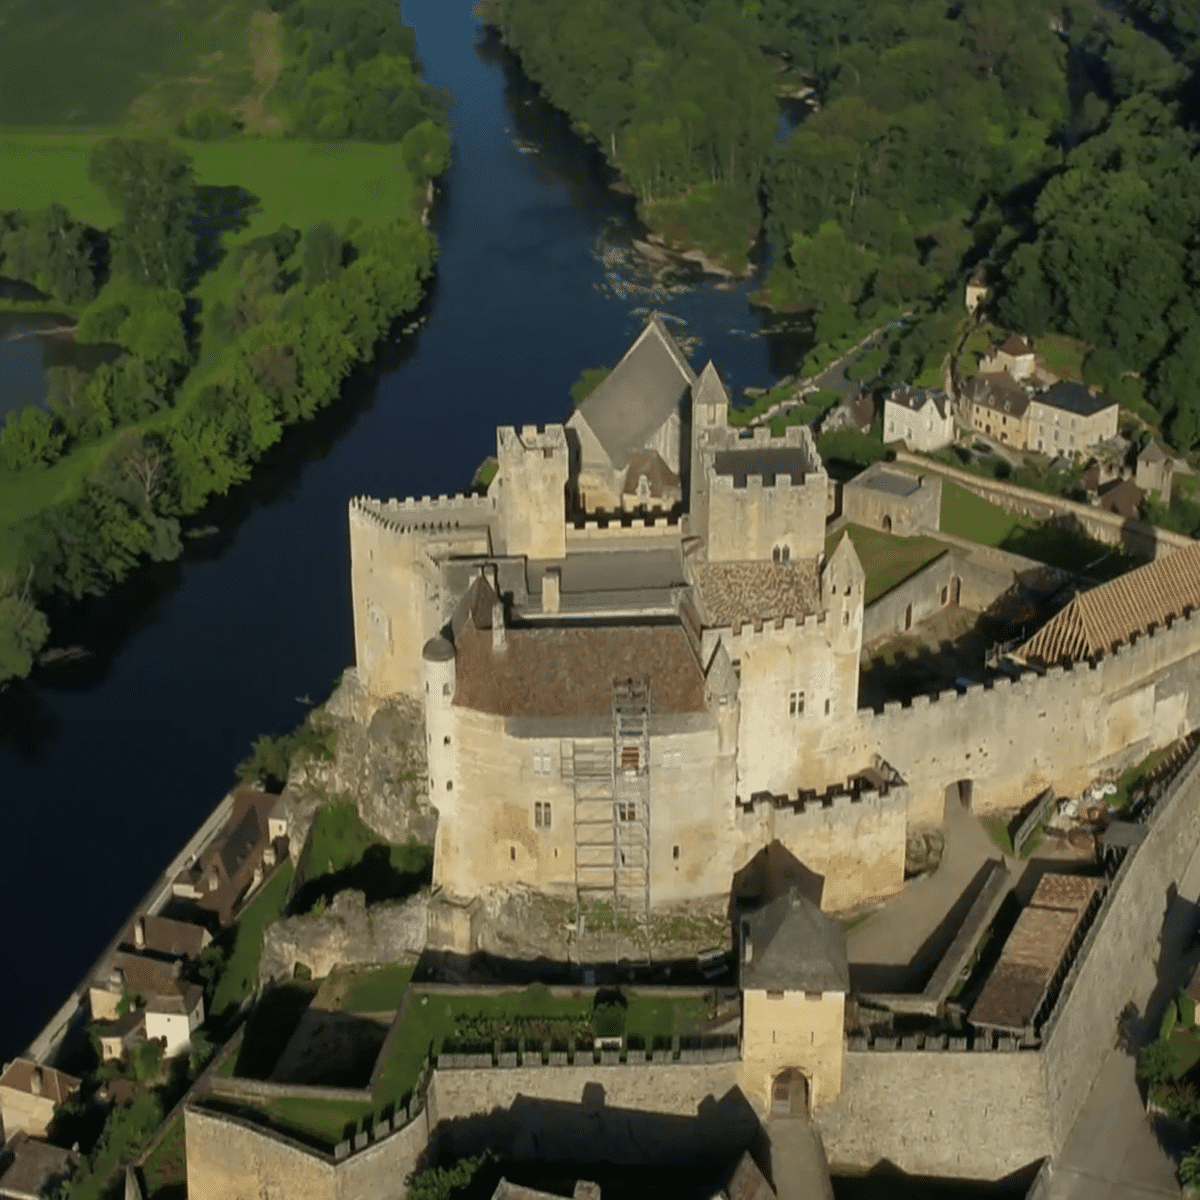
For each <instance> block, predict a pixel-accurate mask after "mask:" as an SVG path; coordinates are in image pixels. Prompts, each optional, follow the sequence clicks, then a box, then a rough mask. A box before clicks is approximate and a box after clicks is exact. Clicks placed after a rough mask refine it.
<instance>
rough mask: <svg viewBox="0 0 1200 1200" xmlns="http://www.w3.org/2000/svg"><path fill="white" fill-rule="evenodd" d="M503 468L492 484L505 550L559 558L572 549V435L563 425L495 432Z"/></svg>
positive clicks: (502, 549) (500, 467) (532, 556)
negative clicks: (569, 449) (569, 542)
mask: <svg viewBox="0 0 1200 1200" xmlns="http://www.w3.org/2000/svg"><path fill="white" fill-rule="evenodd" d="M496 458H497V461H498V463H499V469H498V471H497V472H496V479H495V481H494V483H493V487H494V488H495V489H496V493H495V494H496V499H497V502H498V504H499V508H500V529H499V534H500V542H501V543H502V545H501V547H500V552H501V553H503V554H511V555H525V556H526V557H528V558H534V559H547V558H549V559H559V558H563V557H565V555H566V552H567V530H566V515H567V512H566V488H567V476H568V473H569V462H568V456H567V438H566V434H565V432H564V430H563V427H562V426H561V425H547V426H546V428H545V431H544V432H541V433H539V432H538V428H537V426H536V425H525V426H523V427H522V428H521V431H520V433H518V432H517V431H516V430H515V429H513V428H512V426H501V427H500V428H499V429H497V431H496Z"/></svg>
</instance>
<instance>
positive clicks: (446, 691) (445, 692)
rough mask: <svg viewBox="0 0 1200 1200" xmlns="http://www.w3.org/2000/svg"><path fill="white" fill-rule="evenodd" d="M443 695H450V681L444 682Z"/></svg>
mask: <svg viewBox="0 0 1200 1200" xmlns="http://www.w3.org/2000/svg"><path fill="white" fill-rule="evenodd" d="M442 695H443V696H448V695H450V685H449V684H448V683H443V684H442Z"/></svg>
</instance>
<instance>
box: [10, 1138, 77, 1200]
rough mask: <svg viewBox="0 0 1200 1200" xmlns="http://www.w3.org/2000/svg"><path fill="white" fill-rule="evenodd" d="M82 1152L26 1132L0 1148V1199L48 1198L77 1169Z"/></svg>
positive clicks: (46, 1199)
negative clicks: (66, 1148)
mask: <svg viewBox="0 0 1200 1200" xmlns="http://www.w3.org/2000/svg"><path fill="white" fill-rule="evenodd" d="M78 1162H79V1155H78V1154H76V1153H74V1152H73V1151H71V1150H62V1149H60V1148H59V1147H58V1146H51V1145H49V1144H48V1143H46V1142H40V1141H37V1140H36V1139H35V1138H31V1137H29V1136H27V1135H26V1134H24V1133H17V1134H16V1136H15V1137H12V1138H10V1139H9V1142H8V1145H7V1146H6V1147H5V1148H4V1150H3V1151H0V1200H48V1198H49V1197H52V1196H56V1195H59V1194H60V1189H61V1187H62V1185H63V1184H64V1183H66V1181H67V1180H68V1179H70V1177H71V1175H72V1174H73V1173H74V1171H75V1167H76V1165H77V1164H78Z"/></svg>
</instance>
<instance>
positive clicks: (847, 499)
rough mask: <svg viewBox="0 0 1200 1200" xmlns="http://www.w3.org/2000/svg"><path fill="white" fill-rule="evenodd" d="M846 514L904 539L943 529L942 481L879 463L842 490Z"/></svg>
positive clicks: (850, 519)
mask: <svg viewBox="0 0 1200 1200" xmlns="http://www.w3.org/2000/svg"><path fill="white" fill-rule="evenodd" d="M842 515H843V516H844V517H845V518H846V520H847V521H849V522H851V523H852V524H854V525H865V526H866V527H867V528H868V529H878V530H880V531H881V532H883V533H894V534H897V535H898V536H900V537H911V536H912V535H913V534H916V533H921V532H929V531H930V530H937V529H940V528H941V524H942V481H941V479H940V478H939V477H938V476H937V475H930V474H924V475H919V474H917V473H915V472H913V471H909V470H903V469H897V468H896V467H893V466H889V465H886V464H884V463H875V464H874V465H873V466H870V467H868V468H867V469H866V470H865V471H864V472H863V473H862V474H861V475H856V476H855V477H854V478H853V479H852V480H850V482H849V483H847V484H846V485H845V486H844V487H843V488H842Z"/></svg>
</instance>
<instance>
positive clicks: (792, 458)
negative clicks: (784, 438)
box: [713, 446, 817, 487]
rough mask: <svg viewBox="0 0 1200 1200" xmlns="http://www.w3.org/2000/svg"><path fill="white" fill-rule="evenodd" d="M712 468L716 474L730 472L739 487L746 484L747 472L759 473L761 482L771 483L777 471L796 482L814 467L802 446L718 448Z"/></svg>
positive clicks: (769, 484) (767, 484)
mask: <svg viewBox="0 0 1200 1200" xmlns="http://www.w3.org/2000/svg"><path fill="white" fill-rule="evenodd" d="M713 468H714V470H715V471H716V472H717V474H718V475H732V476H733V480H734V483H735V484H736V485H737V486H739V487H744V486H745V484H746V476H747V475H761V476H762V480H763V484H764V485H765V486H767V487H770V486H771V485H772V484H773V483H774V481H775V477H776V476H777V475H789V476H791V479H792V482H793V483H799V482H800V481H801V480H802V479H803V478H804V476H805V475H807V474H809V473H810V472H812V471H815V470H816V469H817V468H816V466H815V464H813V463H812V460H811V458H810V457H809V455H808V452H807V449H806V448H805V447H803V446H779V447H770V446H764V447H761V448H747V449H745V450H719V451H718V452H717V453H716V454H715V455H714V456H713Z"/></svg>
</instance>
